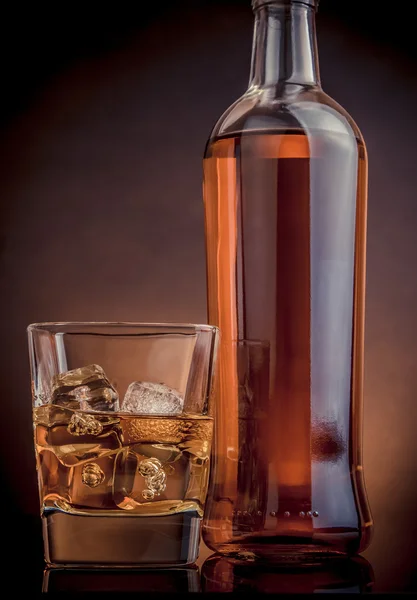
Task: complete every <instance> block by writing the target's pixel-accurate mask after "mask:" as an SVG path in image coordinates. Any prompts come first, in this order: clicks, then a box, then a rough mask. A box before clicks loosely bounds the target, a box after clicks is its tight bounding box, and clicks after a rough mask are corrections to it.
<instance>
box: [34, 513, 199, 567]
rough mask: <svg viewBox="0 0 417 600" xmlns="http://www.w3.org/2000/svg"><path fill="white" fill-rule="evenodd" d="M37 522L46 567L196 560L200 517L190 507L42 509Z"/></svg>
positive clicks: (166, 563) (155, 564) (154, 564)
mask: <svg viewBox="0 0 417 600" xmlns="http://www.w3.org/2000/svg"><path fill="white" fill-rule="evenodd" d="M42 523H43V538H44V546H45V561H46V563H47V564H48V565H49V566H65V567H82V566H86V565H88V566H90V567H103V568H106V567H107V568H108V567H140V566H145V567H159V566H162V565H163V566H176V565H190V564H192V563H194V562H195V561H196V560H197V558H198V552H199V542H200V529H201V517H200V516H199V515H198V514H197V513H196V512H195V511H191V512H182V513H179V514H174V515H169V516H166V515H163V516H138V515H136V516H133V515H132V516H131V517H130V516H123V517H120V516H109V515H108V514H107V515H106V516H100V515H97V513H96V514H94V515H86V514H83V515H77V514H69V513H66V512H64V511H62V510H59V509H47V510H45V511H44V513H43V515H42Z"/></svg>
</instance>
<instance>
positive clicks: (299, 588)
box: [201, 555, 374, 594]
mask: <svg viewBox="0 0 417 600" xmlns="http://www.w3.org/2000/svg"><path fill="white" fill-rule="evenodd" d="M373 583H374V574H373V570H372V566H371V565H370V563H369V562H368V561H367V560H365V559H364V558H363V557H360V556H358V557H354V558H338V559H334V560H332V561H329V562H324V563H322V564H321V565H316V566H304V567H302V566H297V567H295V566H294V567H291V566H285V567H284V566H282V567H279V566H277V565H265V564H255V563H252V564H251V563H248V562H243V561H237V560H235V559H232V558H226V557H222V556H218V555H213V556H210V557H209V558H208V559H207V560H206V561H205V562H204V564H203V567H202V569H201V589H202V591H203V592H243V591H251V592H264V593H275V594H281V593H282V594H287V593H296V594H312V593H320V592H322V593H357V594H363V593H368V592H370V591H371V590H372V585H373Z"/></svg>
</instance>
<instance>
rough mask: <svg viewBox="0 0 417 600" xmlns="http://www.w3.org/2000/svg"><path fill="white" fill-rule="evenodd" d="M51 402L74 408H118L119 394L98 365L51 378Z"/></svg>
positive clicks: (112, 409) (107, 409)
mask: <svg viewBox="0 0 417 600" xmlns="http://www.w3.org/2000/svg"><path fill="white" fill-rule="evenodd" d="M51 402H52V404H56V405H58V406H64V407H65V408H71V409H74V410H77V409H81V410H97V411H106V412H107V411H117V410H119V396H118V394H117V392H116V390H115V389H114V388H113V386H112V385H111V383H110V381H109V380H108V379H107V376H106V374H105V372H104V371H103V369H102V368H101V367H100V366H99V365H89V366H87V367H81V368H80V369H74V370H73V371H67V372H66V373H60V374H59V375H56V376H55V377H54V378H53V380H52V399H51Z"/></svg>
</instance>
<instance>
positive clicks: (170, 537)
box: [28, 323, 218, 567]
mask: <svg viewBox="0 0 417 600" xmlns="http://www.w3.org/2000/svg"><path fill="white" fill-rule="evenodd" d="M28 338H29V353H30V363H31V374H32V397H33V423H34V436H35V451H36V461H37V462H36V466H37V473H38V482H39V495H40V505H41V518H42V523H43V538H44V548H45V560H46V562H47V564H48V565H52V566H53V565H60V566H62V565H65V566H68V567H71V566H72V567H76V566H83V565H89V566H112V565H116V566H126V567H129V566H141V565H144V566H158V565H187V564H192V563H193V562H194V561H195V560H196V559H197V557H198V548H199V541H200V527H201V519H202V516H203V509H204V503H205V499H206V494H207V484H208V477H209V462H210V450H211V440H212V430H213V416H212V403H211V398H212V396H211V390H212V380H213V372H214V365H215V357H216V349H217V339H218V330H217V329H216V328H215V327H211V326H208V325H191V324H186V325H182V324H146V323H36V324H32V325H30V326H29V327H28Z"/></svg>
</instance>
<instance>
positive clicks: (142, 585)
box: [42, 566, 201, 593]
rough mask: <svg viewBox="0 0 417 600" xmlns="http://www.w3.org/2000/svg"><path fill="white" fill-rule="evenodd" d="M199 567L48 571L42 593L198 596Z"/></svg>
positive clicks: (46, 571) (55, 569) (45, 573)
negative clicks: (122, 593)
mask: <svg viewBox="0 0 417 600" xmlns="http://www.w3.org/2000/svg"><path fill="white" fill-rule="evenodd" d="M199 591H201V590H200V575H199V571H198V568H197V567H194V566H192V567H186V568H166V569H146V568H141V569H89V568H85V569H84V568H82V569H81V568H80V569H79V568H76V569H75V568H70V569H65V568H60V567H47V568H46V569H45V570H44V573H43V585H42V592H119V593H120V592H145V593H146V592H162V593H165V592H167V593H171V592H180V593H182V592H199Z"/></svg>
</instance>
